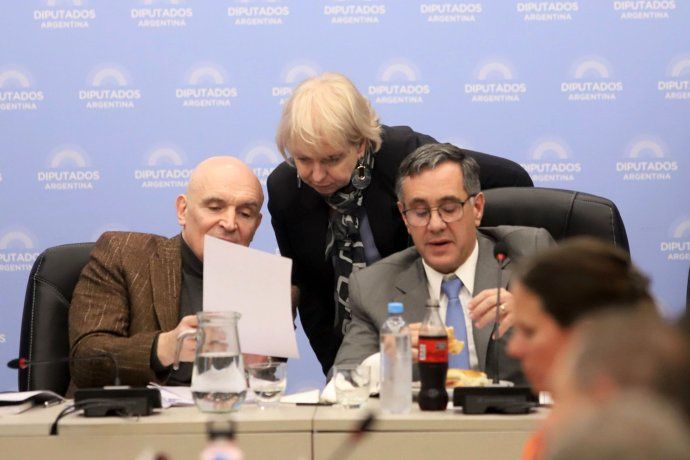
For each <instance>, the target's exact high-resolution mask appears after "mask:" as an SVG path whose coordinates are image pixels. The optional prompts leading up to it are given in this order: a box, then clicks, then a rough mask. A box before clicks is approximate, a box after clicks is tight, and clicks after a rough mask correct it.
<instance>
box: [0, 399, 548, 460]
mask: <svg viewBox="0 0 690 460" xmlns="http://www.w3.org/2000/svg"><path fill="white" fill-rule="evenodd" d="M64 407H65V403H62V404H59V405H57V406H53V407H49V408H43V407H35V408H32V409H29V410H28V411H26V412H24V413H22V414H17V415H6V416H1V417H0V458H2V459H6V460H10V459H26V458H31V459H33V458H51V459H52V458H55V459H62V458H64V459H82V458H84V459H85V458H100V459H137V460H144V459H155V458H167V459H169V460H176V459H196V458H198V457H199V453H200V452H201V450H202V449H203V448H204V446H205V445H206V442H207V441H206V425H207V422H208V421H213V420H228V419H230V420H233V421H234V422H235V428H236V432H237V443H238V445H239V446H240V448H241V449H242V450H243V451H244V454H245V458H246V459H249V460H251V459H255V458H256V459H259V458H260V459H272V458H276V459H278V458H280V459H305V460H306V459H329V458H333V455H334V454H335V453H336V451H338V449H339V448H341V446H342V445H343V444H344V443H346V442H349V440H350V439H351V438H352V434H353V432H354V431H355V430H356V428H357V426H358V425H359V423H360V422H361V420H362V419H364V418H366V416H367V415H368V414H369V413H370V412H373V413H374V414H376V419H375V421H374V422H373V424H372V425H371V426H370V427H369V429H368V430H367V432H366V433H365V434H364V436H362V437H361V439H360V442H359V443H357V444H356V445H354V446H352V448H351V449H349V450H345V451H343V450H340V451H339V453H343V452H345V453H346V454H347V458H352V459H371V458H395V459H396V460H397V459H408V458H409V459H417V458H434V459H440V458H459V457H462V458H472V459H503V458H505V459H515V458H519V456H520V452H521V449H522V445H523V443H524V441H525V440H526V439H527V437H528V436H529V433H530V432H531V431H533V430H534V429H535V428H536V427H537V425H538V424H539V422H540V421H541V420H542V419H543V418H544V417H545V414H546V410H545V409H540V410H538V411H537V412H535V413H532V414H528V415H464V414H462V412H461V411H459V410H447V411H445V412H422V411H420V410H419V409H418V408H417V407H416V405H415V406H414V407H413V410H412V412H411V413H409V414H404V415H390V414H381V413H379V412H378V400H376V399H371V400H370V401H369V403H368V405H367V407H366V408H364V409H344V408H342V407H339V406H296V405H293V404H281V405H280V406H279V407H277V408H272V409H263V410H262V409H259V408H258V407H257V406H256V405H255V404H249V403H248V404H245V405H244V406H243V407H242V408H241V410H240V411H238V412H235V413H233V414H225V415H213V414H204V413H201V412H199V411H198V410H197V409H196V408H195V407H174V408H170V409H164V410H160V411H158V412H156V413H155V414H153V415H151V416H148V417H127V418H122V417H100V418H86V417H84V416H83V415H80V414H78V413H77V414H72V415H69V416H67V417H65V418H63V419H62V420H60V423H59V429H58V434H57V435H54V436H50V434H49V433H50V426H51V424H52V422H53V420H55V417H56V416H57V415H58V414H59V412H60V411H61V410H62V409H63V408H64ZM160 454H162V457H161V456H159V455H160ZM339 458H345V457H343V456H341V457H339Z"/></svg>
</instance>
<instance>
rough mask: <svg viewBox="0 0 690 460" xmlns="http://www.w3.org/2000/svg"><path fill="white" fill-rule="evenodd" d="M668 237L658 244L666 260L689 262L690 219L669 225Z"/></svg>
mask: <svg viewBox="0 0 690 460" xmlns="http://www.w3.org/2000/svg"><path fill="white" fill-rule="evenodd" d="M669 230H670V231H669V233H670V235H669V236H670V237H671V238H669V239H668V240H666V241H662V242H661V243H660V244H659V251H660V252H661V253H662V254H664V255H665V256H666V260H681V261H687V260H690V218H687V217H686V218H681V219H679V220H678V221H676V223H674V224H672V225H671V228H670V229H669Z"/></svg>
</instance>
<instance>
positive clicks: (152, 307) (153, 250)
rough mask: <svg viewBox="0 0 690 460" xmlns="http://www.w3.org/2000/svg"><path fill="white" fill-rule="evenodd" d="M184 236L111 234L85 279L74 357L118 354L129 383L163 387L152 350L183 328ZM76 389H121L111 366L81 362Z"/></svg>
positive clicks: (75, 306) (76, 311)
mask: <svg viewBox="0 0 690 460" xmlns="http://www.w3.org/2000/svg"><path fill="white" fill-rule="evenodd" d="M181 265H182V256H181V237H180V236H179V235H178V236H176V237H173V238H164V237H162V236H157V235H151V234H145V233H130V232H106V233H104V234H103V235H102V236H101V237H100V238H99V239H98V242H96V246H95V247H94V249H93V252H92V253H91V259H90V260H89V262H88V264H87V265H86V267H84V270H83V271H82V273H81V276H80V278H79V282H78V283H77V286H76V288H75V290H74V295H73V297H72V304H71V307H70V312H69V338H70V356H71V357H72V358H83V357H87V356H93V355H97V354H100V353H104V352H105V353H110V354H112V356H113V357H114V358H115V359H116V360H117V364H118V366H119V368H120V379H121V380H122V383H123V384H126V385H146V384H147V383H148V382H149V381H155V380H157V379H156V374H155V373H154V372H153V371H152V370H151V367H150V359H151V347H152V345H153V341H154V338H155V337H156V334H158V333H159V332H161V331H169V330H172V329H174V328H175V326H177V323H178V312H179V297H180V287H181V280H182V275H181ZM70 371H71V375H72V383H73V384H76V386H77V387H79V388H83V387H94V386H102V385H110V384H112V383H113V377H114V371H113V366H112V363H111V362H110V361H108V360H101V359H97V360H74V361H72V363H71V365H70Z"/></svg>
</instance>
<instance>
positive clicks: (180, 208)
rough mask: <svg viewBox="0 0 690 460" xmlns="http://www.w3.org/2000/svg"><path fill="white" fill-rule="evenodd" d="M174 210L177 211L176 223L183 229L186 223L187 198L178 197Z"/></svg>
mask: <svg viewBox="0 0 690 460" xmlns="http://www.w3.org/2000/svg"><path fill="white" fill-rule="evenodd" d="M175 208H176V209H177V223H178V224H180V225H182V226H183V227H184V226H185V224H186V223H187V197H186V196H185V195H178V197H177V199H176V200H175Z"/></svg>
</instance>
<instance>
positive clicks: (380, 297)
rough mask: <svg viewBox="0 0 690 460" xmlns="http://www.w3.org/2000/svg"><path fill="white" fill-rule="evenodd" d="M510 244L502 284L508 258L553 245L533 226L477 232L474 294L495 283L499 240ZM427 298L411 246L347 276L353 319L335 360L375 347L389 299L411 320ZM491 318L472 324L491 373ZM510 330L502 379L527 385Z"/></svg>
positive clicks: (420, 314) (355, 358)
mask: <svg viewBox="0 0 690 460" xmlns="http://www.w3.org/2000/svg"><path fill="white" fill-rule="evenodd" d="M501 240H502V241H504V242H505V243H506V244H507V245H508V254H509V256H510V257H509V258H508V259H506V260H505V261H504V263H503V267H502V272H503V273H502V287H504V288H505V287H507V286H508V283H509V282H510V277H511V273H512V272H511V261H513V260H516V259H519V258H521V257H524V256H529V255H531V254H534V253H536V252H538V251H540V250H542V249H544V248H546V247H549V246H551V245H552V244H553V239H552V238H551V235H549V232H547V231H546V230H544V229H543V228H531V227H512V226H500V227H486V228H480V229H479V230H478V231H477V241H478V244H479V257H478V260H477V269H476V274H475V281H474V292H473V293H472V295H473V296H474V295H476V294H478V293H479V292H481V291H482V290H484V289H490V288H493V287H496V281H497V279H496V273H497V270H498V262H496V260H495V259H494V257H493V249H494V245H495V243H496V242H497V241H501ZM428 297H429V290H428V288H427V282H426V274H425V272H424V266H423V265H422V258H421V257H420V256H419V253H418V252H417V250H416V249H415V248H414V247H411V248H408V249H405V250H403V251H400V252H398V253H396V254H393V255H392V256H390V257H387V258H385V259H382V260H380V261H379V262H377V263H376V264H374V265H372V266H370V267H367V268H365V269H362V270H359V271H357V272H356V273H354V274H353V275H352V276H351V277H350V307H351V309H352V319H351V321H350V323H349V324H348V325H347V326H346V333H345V338H344V339H343V343H342V345H341V346H340V349H339V350H338V354H337V356H336V359H335V364H336V365H337V364H346V363H359V362H362V360H364V359H365V358H367V357H368V356H370V355H372V354H374V353H376V352H378V351H379V330H380V329H381V325H382V324H383V322H384V321H385V320H386V318H387V305H388V302H394V301H397V302H402V303H403V305H404V306H405V312H404V314H403V317H404V319H405V321H406V322H407V323H408V324H409V323H416V322H421V321H422V320H423V319H424V313H425V306H426V300H427V298H428ZM492 328H493V322H492V323H491V324H489V325H488V326H486V327H484V328H483V329H477V328H476V327H473V330H472V333H473V336H474V343H475V346H476V350H477V358H478V361H479V367H480V368H481V370H483V371H485V372H487V373H488V374H489V375H493V373H494V369H495V360H494V352H493V346H494V341H493V340H490V339H491V337H490V336H491V330H492ZM508 336H509V334H506V335H504V336H503V337H502V338H501V339H500V340H499V341H498V346H499V360H500V377H501V379H505V380H511V381H513V382H515V383H518V384H523V383H525V380H524V376H523V375H522V372H521V370H520V366H519V363H518V362H517V361H515V360H514V359H512V358H510V357H508V356H506V354H505V348H506V344H507V340H508Z"/></svg>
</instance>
